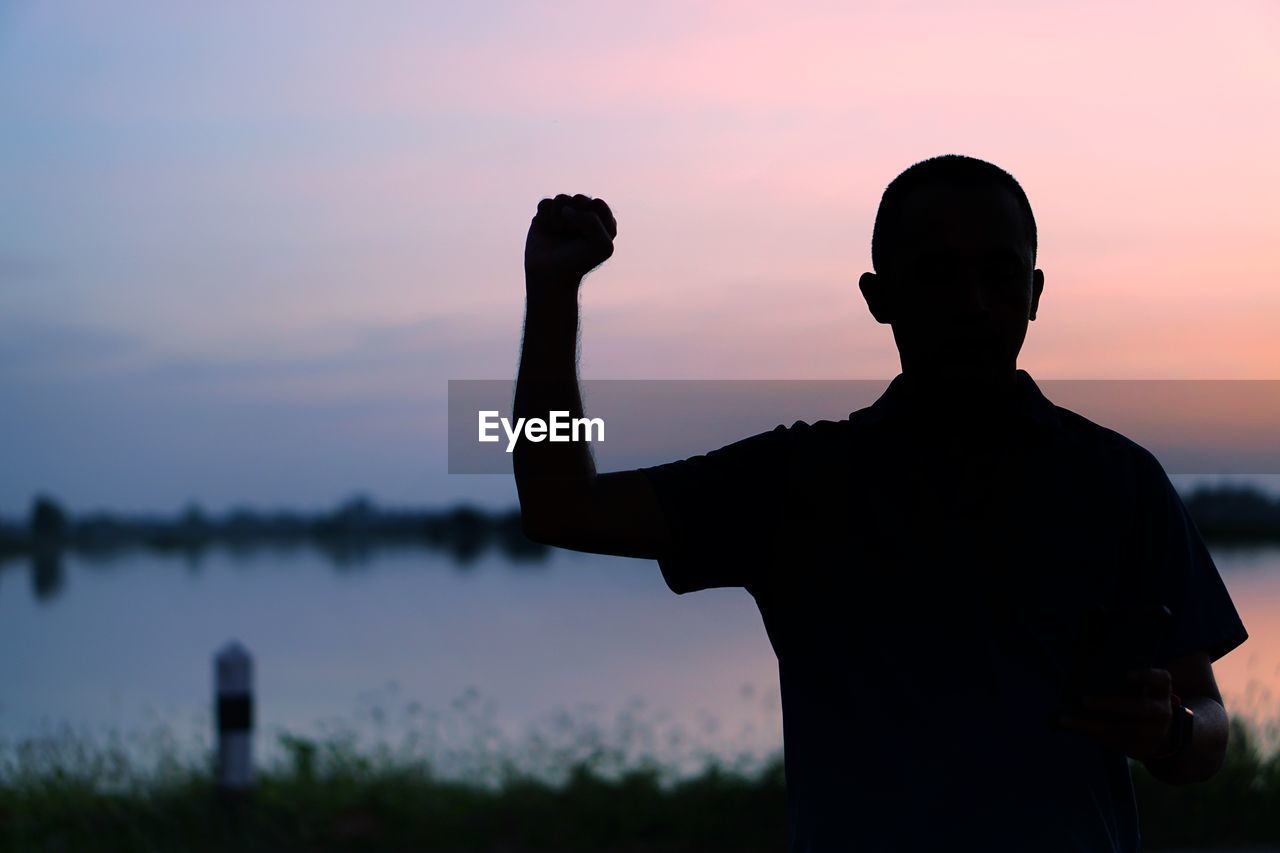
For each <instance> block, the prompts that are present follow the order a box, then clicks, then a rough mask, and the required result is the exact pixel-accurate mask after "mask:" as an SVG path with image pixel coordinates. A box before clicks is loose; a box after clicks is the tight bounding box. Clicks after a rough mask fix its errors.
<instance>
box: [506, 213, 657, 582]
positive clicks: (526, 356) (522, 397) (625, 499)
mask: <svg viewBox="0 0 1280 853" xmlns="http://www.w3.org/2000/svg"><path fill="white" fill-rule="evenodd" d="M617 233H618V227H617V223H616V221H615V220H614V218H613V213H612V212H611V211H610V210H609V206H608V205H607V204H605V203H604V201H603V200H602V199H598V198H597V199H592V198H589V197H587V196H585V195H575V196H572V197H570V196H568V195H558V196H556V197H555V198H554V199H543V200H542V201H541V202H539V204H538V212H537V214H536V215H535V216H534V217H533V221H532V222H531V223H530V225H529V235H528V238H527V240H526V242H525V254H524V270H525V322H524V341H523V343H522V345H521V348H520V368H519V372H518V374H517V376H516V393H515V401H514V403H513V406H512V409H513V415H514V417H515V418H517V419H519V418H544V419H546V418H549V413H550V412H553V411H567V412H569V417H571V418H580V417H583V411H582V397H581V394H580V392H579V389H578V322H579V312H578V288H579V286H580V285H581V283H582V278H583V276H585V275H586V274H587V273H588V272H590V271H591V270H592V269H594V268H595V267H597V266H599V265H600V264H601V263H603V262H604V261H606V260H608V259H609V257H611V256H612V255H613V239H614V237H616V236H617ZM512 455H513V464H514V466H515V477H516V489H517V491H518V493H519V496H520V512H521V517H522V520H523V524H524V532H525V535H526V536H528V537H529V538H530V539H533V540H534V541H536V542H542V543H545V544H548V545H555V546H558V547H561V548H569V549H572V550H575V551H591V552H594V553H597V554H617V555H620V556H626V557H648V558H655V559H656V558H657V557H658V556H660V555H661V554H663V553H665V551H666V550H667V549H668V548H669V546H670V535H669V533H668V531H667V528H666V524H665V523H664V520H663V517H662V511H661V508H660V507H659V505H658V502H657V498H656V496H655V495H654V492H653V489H652V488H651V486H650V485H649V482H648V480H646V479H645V477H644V475H643V474H641V473H639V472H638V471H620V472H617V473H608V474H598V473H596V467H595V461H594V460H593V459H592V458H591V450H590V446H589V445H588V444H587V443H586V442H550V441H541V442H531V441H518V442H517V443H516V446H515V448H514V450H513V454H512Z"/></svg>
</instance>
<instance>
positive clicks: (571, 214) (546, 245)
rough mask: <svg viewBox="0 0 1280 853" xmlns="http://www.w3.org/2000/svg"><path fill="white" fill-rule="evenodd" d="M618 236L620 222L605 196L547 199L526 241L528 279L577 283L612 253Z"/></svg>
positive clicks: (525, 266) (525, 270) (525, 268)
mask: <svg viewBox="0 0 1280 853" xmlns="http://www.w3.org/2000/svg"><path fill="white" fill-rule="evenodd" d="M617 236H618V224H617V222H616V221H615V220H614V218H613V213H612V211H610V210H609V205H607V204H605V203H604V200H603V199H598V198H590V197H588V196H585V195H575V196H568V195H563V194H561V195H558V196H556V197H555V198H544V199H543V200H542V201H540V202H538V213H537V214H536V215H535V216H534V217H533V221H532V222H531V223H530V224H529V236H528V238H527V239H526V240H525V244H524V274H525V278H526V280H528V281H537V282H567V283H569V284H572V285H575V286H576V285H577V283H578V282H579V281H581V279H582V277H583V276H584V275H586V274H587V273H589V272H590V271H591V270H593V269H595V268H596V267H598V266H599V265H600V264H602V263H604V262H605V261H606V260H608V259H609V258H610V257H611V256H612V255H613V238H614V237H617Z"/></svg>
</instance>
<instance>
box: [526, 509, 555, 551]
mask: <svg viewBox="0 0 1280 853" xmlns="http://www.w3.org/2000/svg"><path fill="white" fill-rule="evenodd" d="M520 529H521V530H522V531H523V532H524V538H526V539H528V540H529V541H530V542H536V543H537V544H539V545H555V544H556V540H557V538H558V537H557V535H556V532H555V527H554V526H553V525H552V524H551V522H550V521H549V520H548V519H547V518H546V516H545V515H543V514H541V513H535V512H530V511H529V510H528V509H527V508H525V507H523V506H522V507H521V508H520Z"/></svg>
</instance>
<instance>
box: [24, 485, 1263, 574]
mask: <svg viewBox="0 0 1280 853" xmlns="http://www.w3.org/2000/svg"><path fill="white" fill-rule="evenodd" d="M1184 503H1185V504H1186V506H1187V509H1188V510H1189V511H1190V513H1191V516H1192V518H1194V519H1195V522H1196V526H1197V527H1198V528H1199V529H1200V532H1201V533H1202V534H1204V536H1205V538H1206V539H1209V540H1210V541H1217V542H1227V543H1232V542H1248V541H1257V542H1280V497H1271V496H1269V495H1267V494H1266V493H1264V492H1262V491H1259V490H1258V489H1256V488H1253V487H1250V486H1229V485H1228V486H1204V487H1200V488H1198V489H1196V490H1195V491H1194V492H1192V493H1191V494H1189V495H1188V496H1186V497H1185V498H1184ZM304 546H309V547H313V548H317V549H319V550H321V551H323V552H325V553H326V554H328V555H329V556H330V557H332V558H333V559H334V561H335V562H337V563H341V564H346V563H358V562H361V561H362V560H363V559H364V558H366V557H368V556H370V555H371V554H372V552H373V551H375V550H378V549H383V548H425V549H430V550H435V551H442V552H446V553H447V554H449V555H450V556H451V557H453V558H454V559H456V560H458V561H459V562H464V563H465V562H470V561H471V560H473V559H475V558H476V557H478V556H480V555H481V554H483V553H484V552H485V551H487V550H491V549H494V550H497V551H499V552H500V553H502V554H503V555H504V556H506V557H508V558H510V559H512V560H515V561H525V560H539V559H543V558H545V557H546V555H547V553H548V552H549V550H550V549H549V548H547V546H545V545H540V544H538V543H535V542H532V541H530V540H529V539H527V538H526V537H525V535H524V532H523V531H522V530H521V526H520V511H519V510H518V509H508V510H498V511H491V510H483V509H478V508H475V507H470V506H457V507H453V508H450V509H438V510H426V509H401V510H392V509H384V508H381V507H377V506H375V505H374V504H373V503H372V502H371V501H370V500H368V499H367V498H356V499H353V500H350V501H347V502H346V503H344V504H342V505H340V506H339V507H337V508H336V509H334V510H332V511H330V512H323V513H316V514H305V513H299V512H287V511H283V512H259V511H254V510H249V509H237V510H233V511H231V512H228V513H226V514H224V515H210V514H207V513H205V512H204V511H203V510H202V509H200V507H198V506H194V505H193V506H189V507H188V508H187V509H185V510H184V511H182V512H180V513H178V514H177V515H175V516H142V517H139V516H133V517H123V516H117V515H112V514H109V513H96V514H89V515H84V516H80V517H76V518H72V517H71V516H70V515H69V514H68V513H67V511H66V510H64V509H63V508H62V507H61V506H60V505H59V504H58V502H57V501H55V500H54V499H52V498H50V497H48V496H44V495H41V496H37V497H36V498H35V499H34V500H33V501H32V504H31V510H30V512H29V513H28V517H27V519H26V520H25V522H24V521H22V520H18V521H7V520H0V561H2V560H4V559H5V558H6V557H8V558H13V557H25V556H35V557H39V556H41V555H49V554H56V553H58V552H62V551H74V552H77V553H81V554H85V555H90V556H92V555H101V556H104V557H108V556H112V555H114V554H116V553H120V552H129V551H138V550H147V551H158V552H178V553H186V554H190V555H198V554H200V553H201V552H203V551H205V550H207V549H210V548H214V547H221V548H226V549H228V550H231V551H250V550H258V549H263V548H293V547H304Z"/></svg>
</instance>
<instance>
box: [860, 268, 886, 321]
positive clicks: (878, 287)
mask: <svg viewBox="0 0 1280 853" xmlns="http://www.w3.org/2000/svg"><path fill="white" fill-rule="evenodd" d="M888 285H889V283H888V282H886V281H885V280H884V279H883V278H882V277H881V276H878V275H876V274H875V273H873V272H864V273H863V274H862V277H861V278H859V279H858V289H859V290H861V291H862V298H863V299H865V300H867V307H868V308H870V309H871V316H872V317H875V318H876V322H877V323H892V322H893V309H892V307H891V303H892V296H891V294H890V293H889V287H888Z"/></svg>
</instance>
